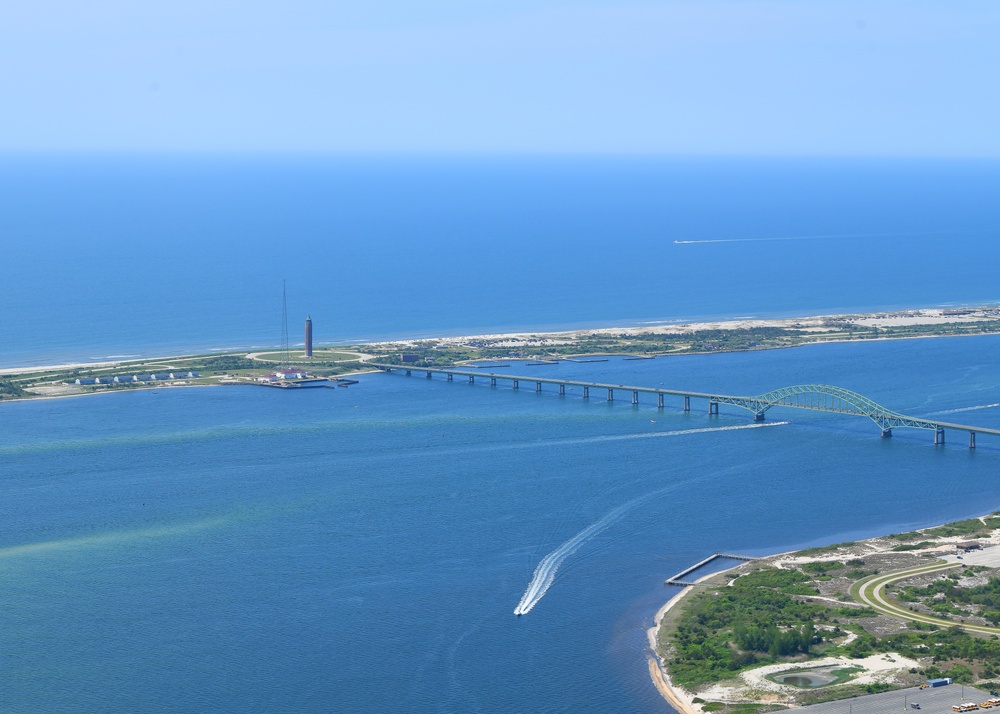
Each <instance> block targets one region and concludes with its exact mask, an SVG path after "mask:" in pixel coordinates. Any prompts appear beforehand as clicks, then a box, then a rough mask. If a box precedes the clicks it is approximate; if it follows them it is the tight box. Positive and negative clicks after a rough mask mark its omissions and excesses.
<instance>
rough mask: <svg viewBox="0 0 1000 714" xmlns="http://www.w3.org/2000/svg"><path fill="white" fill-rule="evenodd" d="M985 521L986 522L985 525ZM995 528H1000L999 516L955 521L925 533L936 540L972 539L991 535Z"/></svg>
mask: <svg viewBox="0 0 1000 714" xmlns="http://www.w3.org/2000/svg"><path fill="white" fill-rule="evenodd" d="M983 521H986V524H985V525H984V524H983ZM995 528H1000V517H998V516H990V517H988V518H984V519H983V520H979V519H978V518H969V519H967V520H964V521H955V522H954V523H949V524H948V525H944V526H940V527H939V528H928V529H927V530H925V531H924V532H923V533H924V535H929V536H933V537H935V538H947V537H951V536H967V537H970V538H971V537H974V536H985V535H989V533H990V531H992V530H993V529H995Z"/></svg>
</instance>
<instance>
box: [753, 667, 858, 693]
mask: <svg viewBox="0 0 1000 714" xmlns="http://www.w3.org/2000/svg"><path fill="white" fill-rule="evenodd" d="M863 670H864V667H813V668H809V669H792V670H785V671H784V672H776V673H775V674H773V675H771V676H769V677H768V679H770V680H771V681H772V682H777V683H778V684H787V685H790V686H792V687H797V688H799V689H818V688H819V687H830V686H833V685H835V684H842V683H844V682H848V681H850V680H851V679H853V678H854V676H855V675H856V674H858V673H859V672H861V671H863Z"/></svg>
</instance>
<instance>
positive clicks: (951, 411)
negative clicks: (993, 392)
mask: <svg viewBox="0 0 1000 714" xmlns="http://www.w3.org/2000/svg"><path fill="white" fill-rule="evenodd" d="M994 407H1000V402H998V403H997V404H980V405H979V406H976V407H959V408H958V409H945V410H944V411H940V412H933V413H934V414H958V413H959V412H974V411H976V410H977V409H993V408H994Z"/></svg>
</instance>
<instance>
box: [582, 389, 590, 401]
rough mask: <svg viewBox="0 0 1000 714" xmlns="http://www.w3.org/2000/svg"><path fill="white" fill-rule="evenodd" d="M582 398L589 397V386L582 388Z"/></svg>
mask: <svg viewBox="0 0 1000 714" xmlns="http://www.w3.org/2000/svg"><path fill="white" fill-rule="evenodd" d="M583 398H584V399H590V387H584V388H583Z"/></svg>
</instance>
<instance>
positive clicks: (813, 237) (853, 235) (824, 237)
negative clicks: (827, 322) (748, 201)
mask: <svg viewBox="0 0 1000 714" xmlns="http://www.w3.org/2000/svg"><path fill="white" fill-rule="evenodd" d="M985 232H986V231H963V232H962V234H967V233H976V234H978V233H985ZM939 235H956V234H955V233H954V232H952V231H935V232H933V233H832V234H829V235H811V236H770V237H763V238H691V239H688V240H675V241H674V244H675V245H695V244H698V243H762V242H767V241H776V240H832V239H835V238H906V237H910V238H926V237H929V236H939Z"/></svg>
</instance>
